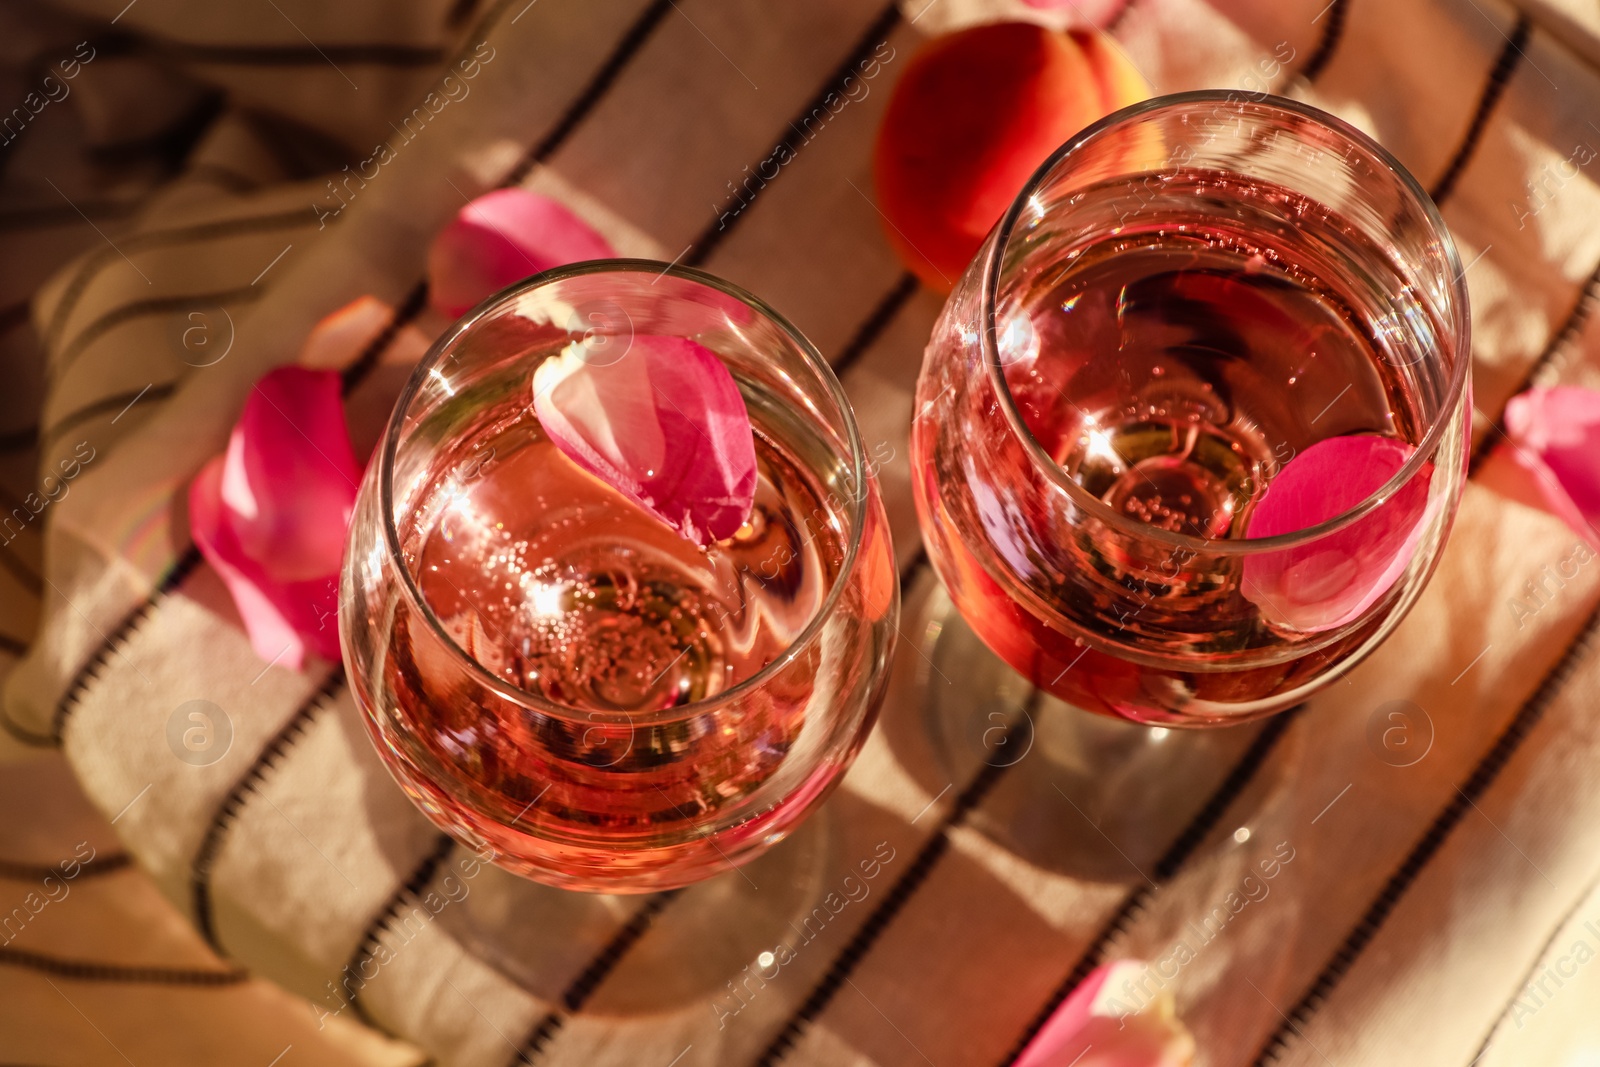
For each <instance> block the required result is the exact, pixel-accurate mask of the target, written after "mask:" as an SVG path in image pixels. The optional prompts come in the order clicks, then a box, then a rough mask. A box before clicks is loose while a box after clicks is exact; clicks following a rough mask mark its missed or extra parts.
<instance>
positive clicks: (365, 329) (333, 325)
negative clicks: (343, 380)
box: [300, 296, 428, 370]
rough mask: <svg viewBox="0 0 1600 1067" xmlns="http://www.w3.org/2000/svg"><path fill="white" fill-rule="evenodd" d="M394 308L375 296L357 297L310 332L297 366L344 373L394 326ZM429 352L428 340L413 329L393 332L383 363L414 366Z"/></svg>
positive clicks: (385, 348)
mask: <svg viewBox="0 0 1600 1067" xmlns="http://www.w3.org/2000/svg"><path fill="white" fill-rule="evenodd" d="M394 316H395V311H394V308H392V307H390V306H389V305H388V304H386V303H384V302H383V301H382V300H379V299H378V298H377V297H375V296H358V297H356V298H355V299H354V300H352V301H350V303H348V304H346V305H345V306H344V307H342V308H340V309H339V310H338V311H335V312H332V313H331V314H329V315H327V316H326V317H324V318H323V320H322V321H321V322H319V323H317V324H316V325H315V326H313V327H312V328H311V333H310V335H309V336H308V337H307V338H306V343H305V344H304V345H302V346H301V347H300V365H301V366H302V367H310V368H312V369H313V370H343V369H344V368H346V367H348V366H350V365H351V364H352V363H354V362H355V361H356V360H358V359H360V358H361V356H362V355H363V354H364V353H365V352H366V349H367V346H368V345H369V344H371V343H372V342H373V341H375V340H377V339H378V337H379V336H380V335H382V334H383V332H384V331H385V330H387V329H389V327H390V325H391V324H392V323H393V322H394V320H395V319H394ZM427 351H428V339H427V338H426V337H424V336H423V335H422V331H421V330H418V329H417V328H416V327H415V326H411V325H406V326H402V327H400V328H399V329H398V330H396V331H395V333H394V336H393V337H392V338H391V339H390V340H389V342H388V343H387V344H386V345H385V346H384V349H383V353H382V360H383V362H385V363H391V364H405V363H415V362H417V360H419V359H421V358H422V356H423V354H424V353H426V352H427Z"/></svg>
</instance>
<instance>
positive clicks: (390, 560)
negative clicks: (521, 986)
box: [339, 260, 899, 893]
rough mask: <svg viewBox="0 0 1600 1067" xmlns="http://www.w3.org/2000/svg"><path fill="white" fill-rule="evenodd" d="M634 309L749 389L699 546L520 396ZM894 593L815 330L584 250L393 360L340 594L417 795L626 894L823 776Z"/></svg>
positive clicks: (750, 847)
mask: <svg viewBox="0 0 1600 1067" xmlns="http://www.w3.org/2000/svg"><path fill="white" fill-rule="evenodd" d="M645 336H656V337H667V338H686V339H690V340H693V341H696V342H697V343H699V344H701V345H704V346H705V347H706V348H708V349H709V350H710V351H711V352H712V353H714V354H715V355H716V356H717V357H718V358H719V359H721V360H722V362H723V364H724V366H726V368H727V369H728V370H729V371H730V372H731V373H732V375H733V377H734V379H735V381H736V382H737V384H738V387H739V390H740V392H741V394H742V396H743V398H744V401H745V405H746V408H747V410H748V411H749V414H750V418H751V423H752V426H753V429H754V435H755V443H756V454H757V463H758V485H757V490H756V498H755V506H754V510H753V512H752V514H751V516H750V518H749V520H748V521H747V522H746V523H745V525H744V526H743V527H742V528H741V529H740V530H739V531H738V532H737V533H736V534H734V535H733V536H732V537H730V538H727V539H725V540H722V541H718V542H716V543H714V544H713V545H711V546H710V547H709V548H706V549H701V548H700V547H699V546H697V545H695V544H694V543H692V542H690V541H688V540H687V539H685V538H683V537H681V536H679V535H678V534H677V533H676V532H674V531H673V530H672V529H670V528H669V527H668V526H666V525H665V524H664V523H662V522H660V521H659V520H657V519H656V518H654V517H653V516H651V515H650V514H648V513H647V512H645V511H644V510H643V509H642V508H641V507H639V506H638V505H637V504H635V503H633V502H632V501H631V500H629V499H628V498H626V497H624V496H623V495H622V494H621V493H620V492H618V491H617V490H615V489H612V488H611V487H609V486H607V485H605V484H604V483H602V482H601V481H599V480H598V479H596V478H594V477H592V476H591V475H589V474H588V473H586V472H585V471H583V470H581V469H580V468H579V467H578V466H577V465H576V464H574V463H572V462H571V461H570V460H568V459H567V458H566V457H565V456H564V455H562V454H561V453H560V452H559V451H558V449H557V447H556V446H555V445H554V443H553V442H552V441H551V440H550V438H549V437H548V436H546V434H545V433H544V431H543V430H542V429H541V426H540V423H539V420H538V418H537V417H536V416H535V413H534V411H533V407H532V400H533V391H532V388H531V382H532V379H533V375H534V371H535V369H536V368H537V367H539V366H540V365H541V364H542V363H543V362H544V361H545V360H546V359H547V358H548V357H550V356H552V355H554V354H556V353H559V352H563V351H569V352H577V353H578V354H579V355H580V356H581V357H582V358H584V359H586V360H590V361H600V362H603V363H612V362H616V361H618V360H627V359H628V358H629V350H630V348H631V347H632V344H633V342H634V339H635V338H638V337H645ZM615 430H616V431H617V432H619V433H625V432H628V430H629V427H627V426H619V427H615ZM898 605H899V599H898V590H897V589H896V587H895V583H894V565H893V554H892V548H891V545H890V541H889V534H888V526H887V522H886V519H885V516H884V513H883V507H882V504H881V503H880V501H879V498H878V491H877V488H876V485H875V483H874V481H873V479H872V477H871V474H870V472H869V470H868V467H867V463H866V459H865V456H864V453H863V450H862V446H861V440H860V436H859V434H858V433H857V430H856V424H855V421H854V418H853V416H852V414H851V411H850V407H849V404H848V402H847V401H846V399H845V397H844V393H843V391H842V390H841V389H840V386H839V383H838V381H837V380H836V379H835V378H834V376H833V374H832V372H831V371H830V370H829V368H828V365H827V364H826V363H825V362H824V361H823V360H822V358H821V357H820V356H819V355H818V354H817V351H816V350H815V348H813V347H812V345H811V344H810V343H809V342H808V341H806V339H805V338H804V337H802V336H801V335H800V333H799V332H798V331H796V330H795V328H794V327H793V326H791V325H790V324H789V323H788V322H786V321H785V320H784V319H783V318H782V317H781V316H779V315H778V314H777V313H776V312H774V311H773V310H772V309H771V308H769V307H767V306H766V305H765V304H763V303H762V302H760V301H759V300H757V299H756V298H754V297H752V296H751V295H750V294H748V293H745V292H743V291H741V290H740V289H738V288H737V287H735V286H732V285H730V284H728V283H726V282H723V281H720V280H718V279H716V278H714V277H712V276H710V275H708V274H704V273H702V272H699V271H695V270H690V269H686V268H680V267H669V266H667V265H666V264H662V263H654V262H647V261H642V260H604V261H594V262H588V263H581V264H576V265H573V266H568V267H562V268H559V269H556V270H552V271H547V272H545V273H543V274H540V275H538V276H536V277H533V278H531V279H528V280H527V281H524V282H522V283H520V284H518V285H515V286H513V287H511V288H509V289H506V290H505V291H503V292H501V293H499V294H497V295H495V296H494V297H492V298H490V299H489V300H487V301H485V302H484V303H483V304H481V305H479V306H478V307H477V308H476V309H474V310H473V311H471V312H470V313H468V314H467V315H466V316H465V317H463V318H462V319H461V320H460V321H459V322H458V323H456V325H455V326H454V327H453V328H452V329H451V330H450V331H449V332H448V333H446V334H445V335H444V336H443V337H442V338H441V339H440V340H439V341H438V342H437V343H435V344H434V346H433V347H432V349H431V350H430V351H429V352H428V354H427V355H426V356H425V357H424V358H423V360H422V362H421V363H420V364H419V365H418V366H417V368H416V370H415V371H414V372H413V373H412V375H411V378H410V380H409V383H408V384H407V386H406V388H405V390H404V392H403V393H402V395H401V397H400V400H399V402H398V404H397V406H396V408H395V411H394V413H393V415H392V416H391V418H390V422H389V426H388V430H387V432H386V433H385V435H384V438H383V440H382V443H381V445H380V448H379V451H378V453H377V455H376V456H375V457H374V462H373V463H372V464H371V465H370V467H369V469H368V471H367V474H366V478H365V479H364V481H363V483H362V486H361V490H360V495H359V498H358V501H357V505H356V513H355V518H354V520H353V522H352V524H351V529H350V541H349V547H348V551H347V553H346V557H345V567H344V574H343V583H342V586H341V591H340V610H339V623H340V636H341V639H342V642H343V647H344V658H345V665H346V668H347V671H348V674H349V677H350V679H351V683H352V690H353V692H354V694H355V696H356V700H357V703H358V705H359V706H360V708H361V710H362V712H363V716H364V719H365V721H366V724H367V727H368V729H369V731H370V733H371V735H372V738H373V740H374V742H375V743H376V745H377V749H378V752H379V753H380V755H381V757H382V759H383V761H384V763H385V764H386V765H387V767H388V769H389V771H390V773H391V774H393V776H394V777H395V779H396V781H398V782H399V783H400V785H401V787H402V788H403V789H404V790H405V791H406V792H407V793H408V794H409V795H410V796H411V798H412V799H413V800H414V801H415V802H416V803H417V805H418V806H419V807H420V808H421V809H422V811H423V812H424V813H425V814H426V815H427V816H428V818H430V819H431V820H432V821H433V822H434V823H436V824H437V825H438V826H440V827H441V828H442V829H444V830H445V831H446V832H447V833H450V834H451V835H453V836H455V837H456V838H457V839H458V840H461V841H463V842H466V843H467V844H469V845H470V846H472V847H474V848H475V849H478V850H479V851H484V852H488V853H489V854H491V855H492V856H493V858H494V862H495V863H497V864H499V865H500V866H502V867H504V868H506V869H508V870H510V871H512V872H514V873H516V874H519V875H522V876H524V877H526V878H530V879H534V880H537V881H540V882H544V883H547V884H550V885H554V886H560V887H564V888H568V889H580V890H590V891H596V892H609V893H629V892H644V891H648V890H660V889H670V888H675V887H679V886H684V885H687V884H690V883H692V882H696V881H699V880H702V879H705V878H708V877H710V876H712V875H715V874H717V873H719V872H722V871H727V870H729V869H731V868H732V867H734V866H736V865H740V864H743V863H745V862H747V861H749V860H751V859H753V858H754V857H756V856H758V855H759V854H761V853H762V852H764V851H765V850H767V849H769V848H771V847H772V846H773V845H774V844H776V843H777V842H778V841H779V840H781V839H782V838H784V837H785V835H787V834H789V833H790V832H791V831H792V830H793V829H794V828H795V827H796V826H797V825H798V824H799V823H800V821H801V820H802V819H804V818H805V817H806V815H807V814H808V813H809V812H811V811H813V810H814V809H815V808H816V807H817V806H818V805H819V804H820V803H821V802H822V800H823V798H824V797H825V796H826V795H827V794H828V792H829V791H830V789H831V788H832V787H833V786H834V785H835V784H836V783H837V781H838V779H839V777H840V776H841V774H842V773H843V772H844V770H845V769H846V768H847V767H848V766H849V765H850V763H851V761H852V759H853V758H854V755H855V753H856V751H857V749H858V748H859V746H860V745H861V743H862V741H863V739H864V737H865V735H866V733H867V730H868V729H869V727H870V726H871V723H872V720H873V718H874V715H875V713H876V709H877V705H878V702H879V700H880V699H881V695H882V692H883V679H884V677H885V666H886V664H887V662H888V659H889V656H890V653H891V651H892V647H893V643H894V636H895V634H896V622H895V620H896V615H897V612H898Z"/></svg>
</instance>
